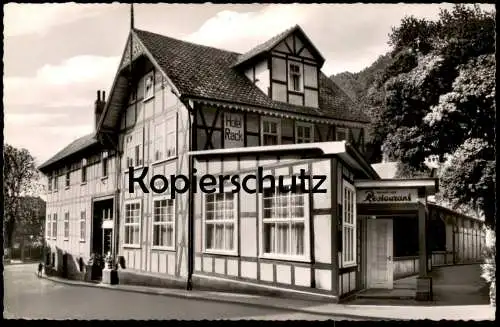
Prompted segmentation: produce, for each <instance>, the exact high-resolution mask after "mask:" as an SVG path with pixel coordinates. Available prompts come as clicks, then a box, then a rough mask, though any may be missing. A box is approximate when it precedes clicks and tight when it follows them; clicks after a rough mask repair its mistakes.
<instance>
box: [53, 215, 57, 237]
mask: <svg viewBox="0 0 500 327" xmlns="http://www.w3.org/2000/svg"><path fill="white" fill-rule="evenodd" d="M56 237H57V213H55V214H54V215H53V216H52V238H53V239H55V238H56Z"/></svg>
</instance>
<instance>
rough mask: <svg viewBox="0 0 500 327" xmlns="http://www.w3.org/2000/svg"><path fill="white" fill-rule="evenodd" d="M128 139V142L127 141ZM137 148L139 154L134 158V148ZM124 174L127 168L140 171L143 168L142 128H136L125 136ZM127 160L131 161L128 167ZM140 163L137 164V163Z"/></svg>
mask: <svg viewBox="0 0 500 327" xmlns="http://www.w3.org/2000/svg"><path fill="white" fill-rule="evenodd" d="M129 139H130V141H128V140H129ZM138 139H139V140H138ZM137 147H139V154H138V156H136V148H137ZM124 148H125V155H124V156H125V160H126V162H125V172H127V171H128V167H132V168H133V169H134V170H135V169H140V168H143V167H144V128H143V127H140V128H137V129H135V130H133V131H131V132H129V133H128V134H125V146H124ZM129 160H132V165H129ZM138 161H139V162H140V163H137V162H138Z"/></svg>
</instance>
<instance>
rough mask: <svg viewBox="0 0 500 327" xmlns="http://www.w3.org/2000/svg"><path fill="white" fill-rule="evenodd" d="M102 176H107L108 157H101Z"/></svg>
mask: <svg viewBox="0 0 500 327" xmlns="http://www.w3.org/2000/svg"><path fill="white" fill-rule="evenodd" d="M101 164H102V177H108V157H103V158H102V162H101Z"/></svg>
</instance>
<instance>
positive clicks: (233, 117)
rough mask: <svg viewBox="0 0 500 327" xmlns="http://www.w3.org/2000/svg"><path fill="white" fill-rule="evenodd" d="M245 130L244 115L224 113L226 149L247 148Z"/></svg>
mask: <svg viewBox="0 0 500 327" xmlns="http://www.w3.org/2000/svg"><path fill="white" fill-rule="evenodd" d="M243 128H244V126H243V115H242V114H235V113H229V112H227V113H224V148H240V147H244V146H245V141H244V139H243V137H244V136H243V133H244V131H243Z"/></svg>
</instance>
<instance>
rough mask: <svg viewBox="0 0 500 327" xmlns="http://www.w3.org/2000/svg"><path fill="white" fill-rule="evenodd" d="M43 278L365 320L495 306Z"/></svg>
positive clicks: (466, 316)
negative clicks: (350, 300)
mask: <svg viewBox="0 0 500 327" xmlns="http://www.w3.org/2000/svg"><path fill="white" fill-rule="evenodd" d="M44 278H46V279H48V280H51V281H53V282H58V283H64V284H68V285H73V286H82V287H100V288H106V289H110V290H117V291H124V292H135V293H146V294H156V295H162V296H171V297H178V298H189V299H193V300H204V301H217V302H223V303H237V304H243V305H249V306H257V307H266V308H274V309H281V310H287V311H290V310H292V311H297V312H303V313H312V314H316V315H325V316H331V317H332V318H333V317H337V318H338V317H345V318H355V319H366V320H414V319H428V320H442V319H447V320H494V319H495V308H493V307H491V306H489V305H465V306H447V307H443V306H438V307H434V306H422V305H415V306H408V305H406V306H398V305H394V306H392V305H383V306H382V305H349V304H334V303H324V304H322V303H321V302H316V301H302V300H296V299H283V298H275V297H266V296H258V295H248V294H237V293H223V292H209V291H197V290H193V291H186V290H179V289H168V288H156V287H145V286H135V285H105V284H95V283H87V282H82V281H74V280H67V279H62V278H58V277H52V276H51V277H47V276H44Z"/></svg>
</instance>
